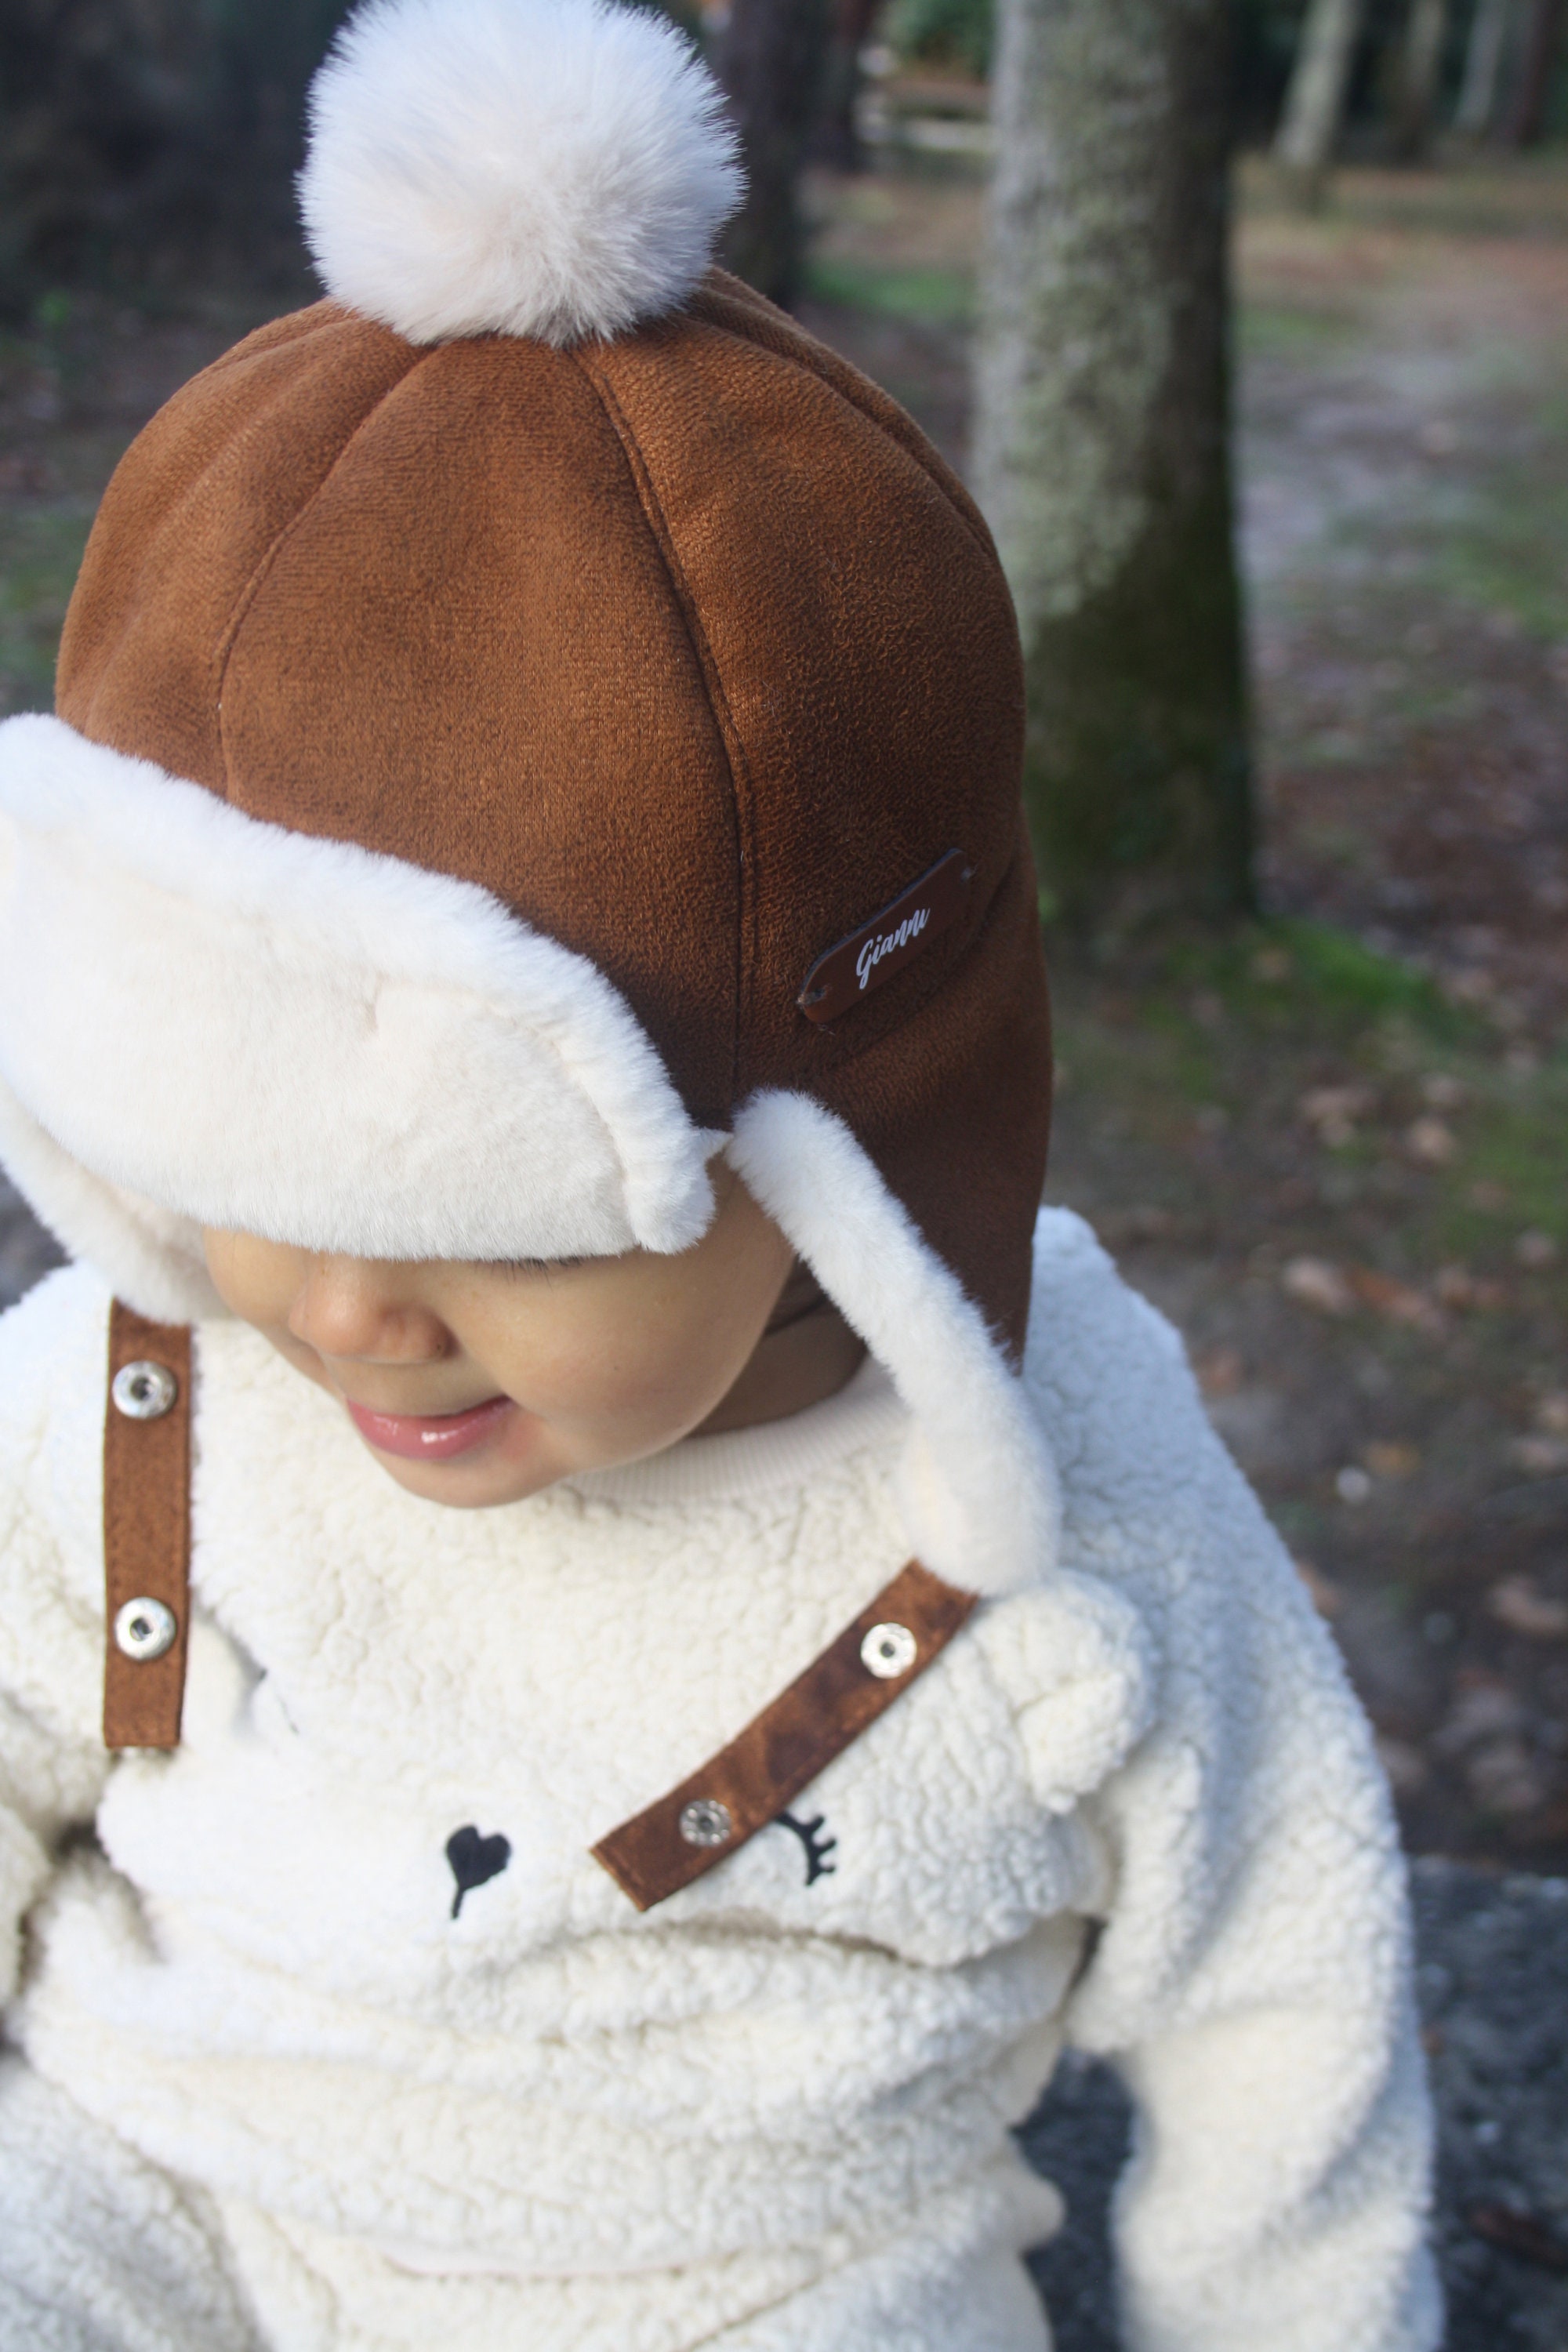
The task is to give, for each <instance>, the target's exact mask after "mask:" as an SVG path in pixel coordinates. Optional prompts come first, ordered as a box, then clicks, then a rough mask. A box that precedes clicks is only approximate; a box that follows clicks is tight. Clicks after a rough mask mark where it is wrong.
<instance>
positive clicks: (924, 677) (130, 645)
mask: <svg viewBox="0 0 1568 2352" xmlns="http://www.w3.org/2000/svg"><path fill="white" fill-rule="evenodd" d="M58 707H59V710H60V713H61V716H62V717H63V718H65V719H68V721H69V722H70V723H71V724H72V725H73V726H75V727H77V728H79V730H81V731H82V732H83V733H84V734H86V735H88V736H89V737H90V738H92V739H93V740H97V741H100V742H102V743H105V744H107V745H109V746H110V747H111V748H113V749H115V750H117V751H123V752H129V753H132V754H138V755H140V756H142V757H145V758H149V759H152V760H153V761H157V762H158V763H159V764H160V765H162V766H163V767H164V768H166V769H168V770H170V771H171V772H174V773H175V774H178V775H183V776H186V777H189V778H192V779H194V780H195V782H198V783H200V784H203V785H205V787H206V788H207V789H208V790H210V791H212V792H215V793H220V794H222V795H223V796H224V797H226V799H227V800H228V801H230V802H231V803H233V805H234V806H235V807H237V808H239V809H242V810H244V811H246V812H247V813H248V814H252V815H255V816H258V817H262V818H266V819H269V820H271V821H274V822H276V823H279V824H285V825H288V826H289V827H291V828H293V829H295V830H296V831H299V832H302V833H306V834H314V835H321V836H323V837H327V838H331V839H342V840H353V841H356V842H359V843H362V844H363V845H365V846H366V847H369V848H371V849H375V850H380V851H384V852H387V853H390V854H391V855H393V856H398V857H401V858H405V859H407V860H409V861H411V862H412V863H414V864H416V865H419V866H426V867H430V868H433V869H437V870H439V871H442V872H445V873H449V874H453V875H458V876H460V877H464V878H466V879H469V880H473V881H477V882H479V883H482V884H484V885H485V886H486V887H489V889H491V890H492V891H494V892H495V893H496V894H497V895H498V896H499V897H500V898H502V899H503V900H505V901H506V902H507V903H508V904H509V905H510V906H511V907H512V908H515V909H516V910H517V912H518V913H519V914H521V916H523V917H524V918H525V919H527V920H528V921H529V922H531V923H532V924H534V925H536V926H537V927H539V928H540V929H543V930H545V931H547V932H549V933H551V934H552V936H553V937H555V938H556V939H558V940H562V941H563V943H564V944H565V945H567V946H568V947H571V948H574V949H577V950H581V951H582V952H583V953H584V954H585V955H587V956H588V957H590V958H591V959H592V960H593V961H594V962H595V963H596V964H597V965H598V966H599V967H600V968H601V969H602V970H603V971H605V973H606V974H607V975H608V977H609V978H610V979H611V980H612V981H614V982H615V983H616V986H617V987H618V988H619V989H620V990H621V992H623V994H624V995H625V996H626V1000H627V1002H628V1003H629V1004H630V1005H631V1007H632V1010H633V1011H634V1012H635V1013H637V1016H638V1018H639V1019H640V1020H641V1021H642V1023H643V1024H644V1025H645V1027H646V1028H647V1031H648V1032H649V1034H650V1035H651V1036H652V1038H653V1040H654V1043H655V1044H656V1045H657V1046H658V1050H659V1052H660V1053H661V1055H663V1057H664V1061H665V1064H666V1066H667V1067H668V1070H669V1072H670V1075H671V1076H672V1078H673V1079H674V1081H675V1083H676V1085H677V1087H679V1090H680V1092H681V1094H682V1097H683V1098H684V1100H685V1102H686V1104H687V1107H688V1108H689V1111H690V1112H691V1114H692V1116H693V1117H694V1118H696V1119H697V1120H698V1121H699V1122H700V1123H701V1124H703V1125H705V1126H716V1127H723V1126H727V1125H728V1124H729V1123H730V1120H731V1117H732V1115H733V1112H734V1110H735V1109H736V1108H737V1107H738V1106H739V1105H740V1104H741V1103H742V1101H743V1100H744V1099H745V1098H746V1097H747V1096H748V1095H749V1094H750V1093H751V1092H752V1090H753V1089H755V1088H756V1087H761V1086H767V1085H775V1086H786V1087H802V1088H805V1089H807V1090H808V1091H810V1092H812V1093H813V1094H815V1095H816V1096H817V1097H819V1098H820V1099H821V1100H822V1101H824V1102H825V1103H826V1104H827V1105H828V1106H829V1107H830V1108H833V1109H835V1110H837V1111H838V1112H839V1113H840V1114H841V1115H842V1116H843V1117H844V1118H846V1120H847V1122H848V1124H849V1125H850V1126H851V1127H852V1128H853V1129H854V1130H855V1132H856V1133H857V1135H858V1137H859V1138H860V1139H861V1140H862V1141H863V1142H864V1143H865V1144H866V1145H867V1147H868V1149H869V1150H870V1151H871V1152H872V1154H873V1156H874V1157H875V1158H876V1160H878V1163H879V1166H880V1167H881V1169H882V1170H883V1172H884V1174H885V1175H886V1176H887V1177H888V1179H889V1182H890V1183H891V1184H892V1186H893V1189H894V1190H895V1191H896V1192H898V1193H899V1195H900V1198H901V1199H902V1200H903V1201H904V1202H905V1204H906V1206H907V1207H908V1208H909V1209H910V1213H911V1214H912V1215H913V1216H914V1218H915V1220H916V1222H917V1223H919V1224H920V1225H921V1228H922V1230H923V1231H924V1232H925V1233H926V1234H927V1236H928V1238H929V1239H930V1240H931V1242H932V1243H933V1244H935V1246H936V1247H937V1248H938V1249H939V1251H940V1252H941V1253H942V1255H943V1257H944V1258H946V1259H947V1261H948V1263H949V1264H950V1265H952V1266H953V1268H954V1270H955V1271H956V1272H957V1273H958V1274H959V1276H960V1277H961V1278H962V1279H963V1282H964V1283H965V1285H966V1286H967V1287H968V1289H969V1290H970V1291H971V1293H972V1295H973V1296H974V1297H976V1298H977V1299H978V1300H979V1302H980V1303H981V1305H982V1306H983V1307H984V1309H985V1311H986V1313H987V1315H988V1317H989V1318H991V1320H992V1321H993V1323H994V1325H995V1326H996V1328H998V1329H999V1330H1000V1331H1001V1332H1002V1333H1004V1334H1005V1337H1006V1338H1007V1339H1009V1340H1010V1341H1011V1342H1013V1343H1015V1344H1016V1342H1017V1340H1018V1339H1019V1338H1020V1336H1021V1333H1022V1329H1023V1322H1024V1317H1025V1313H1026V1305H1027V1296H1028V1245H1029V1234H1030V1230H1031V1227H1032V1223H1033V1217H1034V1210H1035V1205H1036V1203H1037V1200H1038V1197H1039V1189H1040V1183H1041V1179H1042V1176H1043V1171H1044V1161H1045V1146H1046V1129H1047V1115H1048V1105H1049V1049H1048V1040H1047V1010H1046V997H1045V988H1044V978H1043V971H1042V967H1041V963H1040V958H1039V948H1038V940H1037V926H1036V920H1035V885H1034V879H1033V874H1032V868H1031V866H1030V863H1029V854H1028V847H1027V843H1026V837H1025V835H1024V832H1023V828H1022V825H1021V823H1020V820H1019V814H1018V786H1019V765H1020V757H1021V743H1022V728H1023V688H1022V679H1021V671H1020V665H1019V656H1018V646H1017V640H1016V630H1015V626H1014V621H1013V614H1012V607H1011V604H1010V601H1009V598H1008V595H1007V591H1006V588H1005V583H1004V581H1003V578H1002V574H1001V572H1000V569H999V567H998V565H997V562H996V559H995V555H994V551H993V550H992V547H991V543H990V541H989V539H988V537H987V536H986V533H985V530H984V524H983V523H982V522H981V520H980V518H979V516H978V515H977V513H976V512H975V509H974V508H973V505H972V503H971V501H970V500H969V499H968V498H967V496H966V495H965V493H964V492H963V489H962V488H961V487H960V486H959V484H958V483H957V482H956V481H955V480H954V478H952V475H951V474H950V473H949V471H948V469H947V468H946V467H944V466H943V465H942V461H941V460H940V458H938V457H936V455H935V453H934V452H933V451H932V450H931V449H930V447H929V446H927V445H926V443H925V442H924V440H923V439H922V438H921V435H920V434H919V432H918V431H917V430H916V428H915V427H914V425H912V424H911V423H910V420H909V419H908V418H907V417H905V416H903V415H902V414H901V412H900V411H899V410H898V409H897V408H896V407H895V406H894V405H893V404H892V403H891V402H889V400H887V399H886V397H885V396H884V395H883V394H879V393H878V392H877V391H876V390H875V389H874V387H872V386H871V385H869V384H868V383H866V382H865V381H864V380H863V379H862V378H860V377H859V376H858V375H857V374H856V373H855V372H854V371H853V370H852V369H850V368H848V367H847V366H846V364H845V363H844V362H842V361H840V360H837V359H836V358H835V357H833V356H832V355H831V354H830V353H828V352H825V351H823V350H822V348H821V347H820V346H819V345H817V344H816V343H815V342H813V341H811V339H810V338H809V337H807V336H805V335H804V334H802V333H801V332H800V331H799V330H798V329H796V328H795V327H794V326H793V325H792V324H791V322H790V321H789V320H786V319H784V317H782V315H781V314H779V313H778V312H776V311H774V310H772V309H771V307H770V306H769V305H767V304H766V303H764V302H763V301H762V300H761V299H760V298H758V297H756V296H754V295H752V294H750V293H749V292H748V291H747V290H746V289H743V288H742V287H740V286H739V285H738V284H736V283H735V282H734V281H732V280H729V279H726V278H723V277H721V275H720V274H718V273H714V274H713V275H712V276H711V277H710V279H709V281H708V282H707V284H706V285H705V286H704V288H703V289H702V290H701V291H700V293H699V295H698V296H697V297H696V298H695V299H694V300H693V301H692V302H691V303H690V304H689V306H688V308H687V309H686V310H684V311H682V312H680V313H679V314H678V315H677V316H676V317H674V318H672V319H668V320H663V321H661V322H659V323H658V324H656V325H654V326H651V327H648V328H647V329H645V330H643V331H639V332H637V333H636V334H633V335H628V336H626V337H625V338H623V339H621V340H619V341H614V342H609V343H591V344H587V345H584V346H581V347H579V348H578V349H576V350H574V351H571V352H557V351H553V350H551V349H549V348H547V347H545V346H543V345H542V344H539V343H535V342H530V341H519V340H516V339H513V338H508V337H505V336H500V335H496V336H482V337H476V338H472V339H469V340H467V341H457V342H452V343H447V344H444V345H438V346H436V347H434V348H431V349H427V350H419V349H416V348H415V347H413V346H411V345H409V344H407V343H405V342H403V341H400V340H399V338H398V337H396V336H395V335H393V334H391V333H389V332H388V331H386V330H384V329H383V328H381V327H378V326H375V325H374V324H372V323H370V322H369V321H367V320H362V319H359V318H356V317H354V316H353V315H352V314H350V313H347V312H345V311H343V310H341V309H339V308H337V307H335V306H334V305H331V304H327V303H323V304H321V305H319V306H317V307H316V308H315V309H314V310H308V311H305V312H303V313H301V314H300V316H299V317H297V318H295V319H292V320H283V321H280V322H279V323H278V324H277V325H275V326H272V327H269V328H267V329H265V330H263V331H262V332H261V333H260V334H258V335H255V336H252V337H251V338H249V340H248V341H247V342H245V343H243V344H241V345H240V346H239V347H238V348H237V350H236V351H235V352H231V353H230V354H229V355H228V356H227V357H226V359H224V360H222V361H220V362H218V363H217V365H216V367H213V368H209V369H208V370H207V371H206V372H205V373H204V374H203V375H201V376H198V377H197V378H196V379H195V382H194V383H191V384H189V385H187V386H186V387H185V388H184V391H183V392H182V393H180V394H178V395H177V396H176V398H175V399H174V400H173V401H172V402H171V403H170V404H169V405H168V406H167V407H166V408H165V409H164V410H163V412H162V414H161V415H159V416H158V417H156V418H155V419H154V420H153V424H152V425H150V426H149V427H148V428H147V430H146V432H145V433H143V434H142V436H141V438H140V439H139V440H138V441H137V443H136V444H135V445H134V446H133V447H132V450H131V452H130V453H129V455H128V456H127V457H126V458H125V460H124V461H123V463H122V465H121V468H120V470H119V472H118V473H117V475H116V477H115V479H114V481H113V483H112V485H111V486H110V491H109V494H108V496H107V498H106V499H105V500H104V505H103V509H102V511H101V513H100V518H99V520H98V523H97V525H96V526H95V528H94V531H93V535H92V539H91V541H90V543H89V549H88V553H87V558H86V561H85V562H84V565H83V569H82V575H81V579H80V582H79V586H78V590H77V593H76V596H75V598H74V599H73V602H72V605H71V611H70V614H69V618H68V624H67V628H66V634H65V638H64V642H63V645H62V649H61V657H60V667H59V682H58ZM955 848H956V849H959V850H961V851H962V852H963V856H964V858H965V860H966V861H967V862H968V863H970V864H972V865H973V868H974V876H973V883H972V885H971V886H970V887H969V890H968V893H967V897H966V899H965V903H964V906H963V910H962V913H961V914H960V916H959V918H958V919H956V920H955V921H953V922H952V924H951V925H950V926H949V927H948V928H946V929H943V930H942V931H941V933H940V935H939V936H937V935H933V936H932V937H931V940H930V941H929V944H926V945H924V946H922V947H921V950H920V952H918V953H917V954H915V955H913V956H911V957H910V959H909V960H908V961H907V962H905V963H904V964H903V965H902V966H901V968H900V969H899V970H897V971H895V972H894V973H893V974H892V975H891V976H890V977H889V978H888V980H887V982H886V984H885V985H884V986H881V987H879V989H878V990H877V991H876V992H873V993H870V994H868V996H867V998H866V1000H865V1001H864V1002H863V1003H858V1004H857V1005H856V1006H855V1007H854V1008H853V1009H852V1010H851V1011H849V1012H848V1013H846V1014H845V1016H844V1017H843V1018H842V1019H841V1020H838V1021H836V1022H833V1023H831V1024H814V1023H813V1022H811V1021H809V1020H808V1019H806V1017H805V1014H804V1013H802V1012H801V1010H800V1007H799V1004H798V1003H797V998H798V996H799V992H800V990H801V987H802V984H803V982H804V979H805V974H806V972H807V971H808V970H809V969H810V968H811V966H812V964H813V962H814V961H816V958H817V957H818V956H820V955H821V954H822V952H823V951H824V950H826V948H828V947H830V946H831V945H832V944H833V943H834V942H835V941H836V940H841V939H843V938H845V937H846V936H847V935H848V934H849V933H851V932H853V931H855V930H856V929H858V927H859V926H860V925H862V924H864V923H865V922H866V921H867V920H868V919H869V918H870V917H871V916H872V915H874V914H875V913H876V911H877V910H878V909H879V908H882V907H885V906H887V905H888V904H889V902H890V901H892V900H894V899H895V898H898V897H899V895H900V893H901V892H903V891H904V890H905V889H906V888H907V887H908V886H909V885H910V884H911V883H912V882H914V881H915V880H916V878H917V877H920V876H921V875H922V874H924V873H925V872H926V871H927V870H928V869H929V868H931V866H933V865H934V864H935V863H936V861H937V860H939V859H940V858H942V857H943V856H945V855H946V854H947V852H949V851H950V850H952V849H955Z"/></svg>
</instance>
